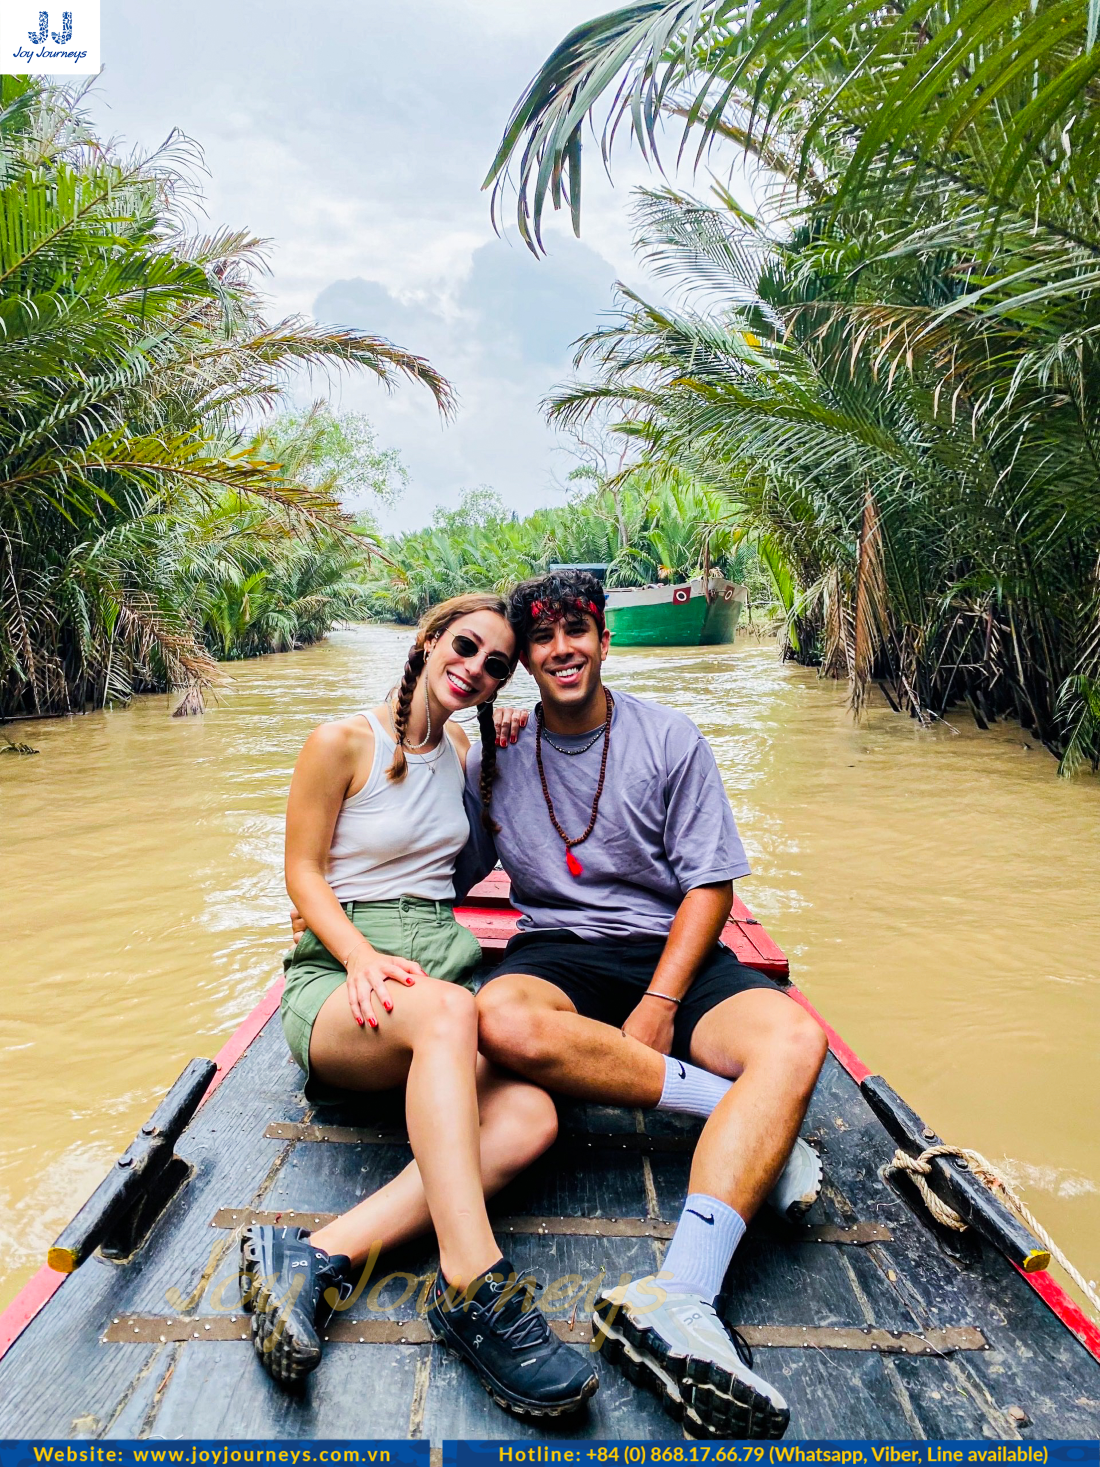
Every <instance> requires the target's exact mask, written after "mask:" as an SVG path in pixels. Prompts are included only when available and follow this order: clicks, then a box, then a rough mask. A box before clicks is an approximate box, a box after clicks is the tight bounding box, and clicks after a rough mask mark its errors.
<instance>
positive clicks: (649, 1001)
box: [623, 998, 676, 1054]
mask: <svg viewBox="0 0 1100 1467" xmlns="http://www.w3.org/2000/svg"><path fill="white" fill-rule="evenodd" d="M675 1024H676V1006H675V1004H671V1003H668V1002H667V1000H665V999H663V998H643V999H642V1000H641V1002H640V1003H639V1004H638V1005H637V1007H636V1008H635V1009H634V1010H633V1012H632V1013H631V1014H630V1015H629V1016H628V1017H627V1021H626V1023H625V1024H624V1025H623V1033H624V1034H625V1035H627V1037H628V1038H630V1039H637V1040H638V1041H639V1042H640V1043H642V1044H646V1045H648V1046H649V1048H650V1049H655V1050H656V1051H657V1053H658V1054H671V1053H672V1034H673V1028H674V1026H675Z"/></svg>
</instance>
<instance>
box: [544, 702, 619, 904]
mask: <svg viewBox="0 0 1100 1467" xmlns="http://www.w3.org/2000/svg"><path fill="white" fill-rule="evenodd" d="M603 695H604V697H605V698H606V699H607V718H606V719H605V720H604V723H603V727H602V728H601V730H600V732H601V733H602V734H603V757H602V758H601V759H600V777H599V779H598V781H597V782H596V797H595V799H594V800H593V801H592V815H591V818H590V819H589V821H588V824H587V825H586V826H585V828H584V834H583V835H574V836H568V835H566V833H565V831H564V830H563V829H562V827H561V824H560V822H559V820H558V817H557V815H556V814H555V813H554V801H553V800H552V799H551V798H550V789H549V787H548V785H547V783H546V771H545V769H544V768H543V767H542V704H541V703H540V704H539V705H538V707H537V708H536V709H535V763H536V764H537V765H538V768H539V780H540V782H541V784H542V797H543V799H544V800H545V801H546V809H547V811H548V812H549V815H550V824H551V825H552V826H553V827H554V829H555V830H556V831H557V833H558V835H559V836H561V838H562V840H563V841H564V842H565V864H566V867H567V868H568V871H569V874H570V876H572V877H574V878H576V877H578V876H580V875H582V874H583V872H584V867H583V866H582V865H581V863H580V862H579V861H578V860H577V858H576V856H574V854H573V847H574V846H579V845H583V843H584V842H585V841H586V840H587V839H588V837H589V836H590V835H591V834H592V832H593V831H594V830H595V828H596V816H597V814H598V813H599V809H600V796H601V795H602V794H603V784H604V778H605V777H606V775H607V754H608V750H609V749H610V748H611V710H612V708H613V707H614V706H615V705H614V703H613V702H612V699H611V694H610V693H609V692H608V691H607V689H606V688H604V690H603ZM598 737H599V734H597V735H596V738H598ZM547 742H548V743H550V745H551V747H552V748H555V749H556V748H557V747H558V746H557V744H555V743H553V741H552V740H550V739H547ZM595 742H596V739H593V740H592V742H591V743H590V744H588V745H587V746H586V747H587V748H589V749H590V748H591V747H592V744H594V743H595ZM559 752H560V753H566V752H569V753H571V752H573V751H572V750H568V751H567V750H564V749H562V750H559ZM577 752H578V753H580V752H582V751H581V750H578V751H577Z"/></svg>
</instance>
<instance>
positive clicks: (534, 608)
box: [531, 596, 603, 627]
mask: <svg viewBox="0 0 1100 1467" xmlns="http://www.w3.org/2000/svg"><path fill="white" fill-rule="evenodd" d="M568 611H581V612H587V613H589V614H591V615H592V616H594V617H595V618H596V625H597V626H598V627H602V626H603V612H602V611H601V610H600V608H599V607H598V606H597V605H596V603H595V602H594V601H585V599H584V598H583V596H577V597H575V598H574V599H573V600H572V601H567V602H564V603H562V604H560V605H557V606H555V605H554V604H553V603H552V602H549V601H532V602H531V622H532V625H533V624H534V623H535V622H539V621H561V620H562V618H563V617H564V616H565V615H566V613H567V612H568Z"/></svg>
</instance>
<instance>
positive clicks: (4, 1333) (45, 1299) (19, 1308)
mask: <svg viewBox="0 0 1100 1467" xmlns="http://www.w3.org/2000/svg"><path fill="white" fill-rule="evenodd" d="M68 1277H69V1275H68V1274H67V1273H58V1272H57V1270H56V1269H54V1268H51V1267H50V1266H49V1264H48V1263H44V1264H43V1265H42V1267H41V1268H40V1269H39V1270H38V1272H37V1273H36V1274H35V1275H34V1277H33V1278H32V1279H30V1280H28V1282H27V1283H25V1284H24V1285H23V1287H22V1288H21V1289H20V1290H19V1292H18V1294H16V1296H15V1298H14V1299H13V1300H12V1301H11V1303H10V1304H9V1305H8V1307H7V1308H6V1309H5V1310H4V1312H3V1314H0V1359H2V1358H3V1356H4V1355H5V1354H6V1352H7V1351H8V1349H10V1347H11V1346H12V1345H14V1344H15V1342H16V1340H17V1339H18V1338H19V1336H20V1335H21V1334H22V1333H23V1331H24V1330H25V1329H26V1327H27V1325H28V1324H30V1322H31V1320H32V1319H33V1318H34V1316H35V1315H36V1314H37V1313H38V1311H39V1310H40V1309H44V1308H45V1306H46V1305H47V1304H48V1303H49V1302H50V1300H51V1299H52V1298H53V1296H54V1295H55V1294H56V1293H57V1291H58V1289H60V1287H61V1285H62V1284H63V1283H64V1282H65V1280H66V1279H67V1278H68Z"/></svg>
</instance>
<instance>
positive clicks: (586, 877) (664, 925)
mask: <svg viewBox="0 0 1100 1467" xmlns="http://www.w3.org/2000/svg"><path fill="white" fill-rule="evenodd" d="M612 696H613V697H614V699H615V709H614V713H613V714H612V719H611V750H610V754H609V756H608V761H607V777H606V779H605V782H604V789H603V794H602V795H601V797H600V809H599V816H598V818H597V820H596V827H595V829H594V830H593V832H592V834H591V835H590V836H589V837H588V839H587V840H586V841H585V842H584V843H583V845H579V846H574V847H573V854H574V855H575V856H576V858H577V859H578V860H579V861H580V863H581V865H582V867H583V868H584V870H583V874H582V875H581V876H579V877H573V876H572V875H570V873H569V870H568V868H567V867H566V864H565V846H564V843H563V842H562V839H561V837H560V836H559V835H558V834H557V832H556V831H555V830H554V827H553V825H551V823H550V815H549V812H548V811H547V808H546V802H545V800H544V799H543V795H542V789H541V787H540V784H539V773H538V766H537V764H536V762H535V720H534V718H532V719H531V720H530V721H529V722H528V724H527V727H526V728H525V729H524V730H523V732H522V733H521V734H520V736H519V739H518V740H517V742H516V743H515V744H512V745H510V746H509V747H508V748H507V749H498V750H497V770H498V774H497V779H496V782H495V784H494V786H493V817H494V819H495V820H496V822H497V824H498V825H499V826H500V833H499V834H498V835H497V836H496V842H495V846H496V850H495V855H496V856H499V858H500V864H501V865H502V866H503V867H504V869H505V871H506V872H507V873H508V875H509V876H510V877H511V880H512V901H513V902H514V904H515V905H516V907H517V908H518V909H519V911H520V912H521V913H522V919H521V921H520V927H521V929H523V930H526V931H531V930H534V929H546V928H552V929H560V928H567V929H569V930H570V931H572V932H576V933H577V934H578V935H579V936H581V937H584V938H588V939H590V940H600V939H607V938H613V939H619V940H625V941H630V939H631V938H634V939H641V938H652V937H667V936H668V929H669V927H670V925H671V923H672V919H673V917H674V916H675V915H676V909H677V907H678V906H679V905H680V902H681V901H682V900H683V898H684V895H685V893H687V892H689V891H690V890H691V889H692V888H693V887H696V886H705V885H707V884H708V883H711V882H719V881H730V880H732V879H734V878H735V877H738V876H747V875H748V872H749V863H748V861H747V860H746V858H745V851H744V847H743V846H742V844H741V839H740V837H739V836H738V834H737V825H736V823H735V821H734V818H733V812H732V811H731V810H730V803H729V799H728V798H727V796H726V791H725V789H724V787H723V785H722V780H721V776H720V775H719V773H718V766H717V765H716V764H715V762H714V755H713V754H712V753H711V749H710V745H709V744H708V743H707V741H706V739H704V738H703V735H702V734H701V733H700V732H699V730H698V729H697V728H696V727H695V725H694V723H692V721H691V719H690V718H688V717H686V715H685V714H683V713H677V712H676V711H675V710H673V709H671V708H665V707H663V706H662V705H661V704H660V703H649V702H646V701H644V700H643V699H641V698H635V697H634V696H633V694H631V693H616V692H614V690H612ZM549 738H552V739H553V740H554V743H555V744H558V745H559V746H560V747H561V748H562V749H568V748H573V749H579V748H583V747H584V745H585V744H588V743H591V740H592V735H591V733H587V734H581V735H579V736H570V737H566V736H564V735H561V734H551V735H549ZM602 755H603V739H602V738H600V739H598V740H597V741H596V742H595V743H594V744H592V747H591V748H590V749H588V750H587V751H586V752H585V753H583V754H576V755H569V754H563V753H559V752H558V750H557V749H554V748H551V746H550V744H549V741H548V736H547V735H545V734H544V735H543V741H542V762H543V768H544V769H545V771H546V783H547V787H548V788H549V791H550V795H551V798H552V799H553V802H554V812H555V814H556V815H557V818H558V823H559V824H560V825H561V827H562V828H563V830H565V831H566V832H567V833H568V834H569V835H571V836H573V835H580V833H581V832H582V831H583V830H584V828H585V826H586V825H587V824H588V821H589V819H590V816H591V811H592V800H593V797H594V795H595V793H596V784H597V781H598V779H599V773H600V759H601V757H602ZM480 776H481V747H480V745H479V744H477V743H475V744H473V745H472V747H471V749H470V753H469V755H468V757H467V760H466V792H467V807H468V809H469V811H470V823H471V827H472V829H473V831H474V841H475V844H476V845H477V858H476V861H475V863H474V865H473V867H471V864H470V857H471V856H472V855H473V854H474V853H473V852H471V851H469V850H468V851H467V853H465V859H464V860H463V861H462V862H461V863H460V864H461V866H462V867H463V868H465V870H466V873H467V878H468V879H469V878H470V877H473V878H474V879H476V877H477V874H478V873H479V872H480V874H482V875H484V874H485V872H486V871H488V870H490V869H491V868H492V866H493V864H494V853H493V850H492V844H493V843H492V842H491V841H490V840H489V838H488V837H486V836H484V833H483V831H482V828H481V824H480V819H479V811H480V800H479V798H478V794H477V791H478V781H479V779H480Z"/></svg>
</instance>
